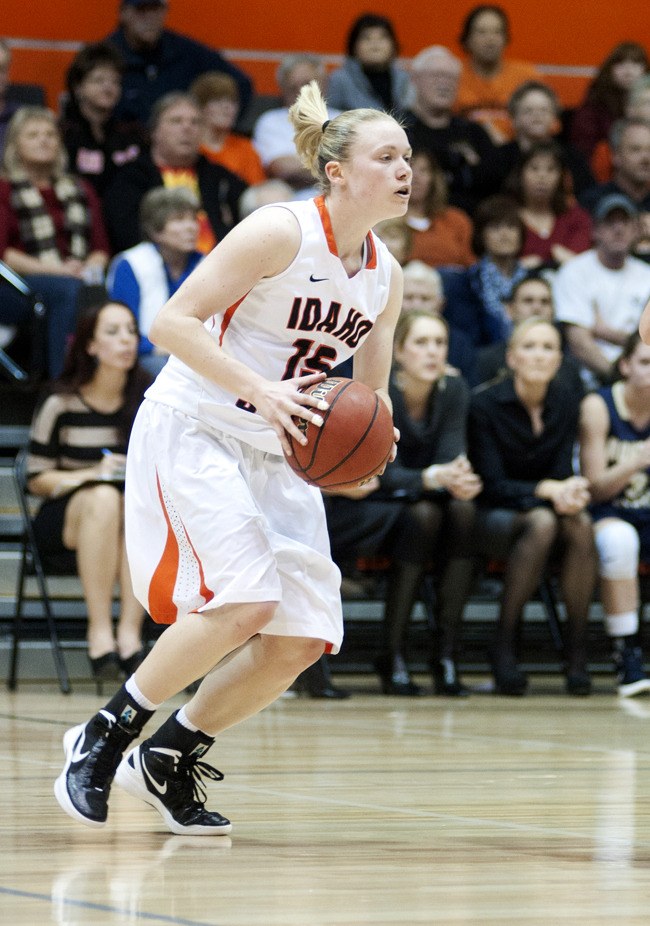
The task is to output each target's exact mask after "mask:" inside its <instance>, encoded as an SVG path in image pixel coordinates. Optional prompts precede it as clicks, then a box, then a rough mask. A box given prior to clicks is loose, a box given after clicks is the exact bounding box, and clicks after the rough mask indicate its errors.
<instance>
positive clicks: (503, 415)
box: [468, 316, 596, 695]
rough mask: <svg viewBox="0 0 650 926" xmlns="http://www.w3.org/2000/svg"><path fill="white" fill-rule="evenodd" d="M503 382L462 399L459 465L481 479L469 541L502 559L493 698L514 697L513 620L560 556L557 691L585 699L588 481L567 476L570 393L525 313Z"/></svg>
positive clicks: (546, 334) (517, 621)
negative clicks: (561, 650) (464, 420)
mask: <svg viewBox="0 0 650 926" xmlns="http://www.w3.org/2000/svg"><path fill="white" fill-rule="evenodd" d="M506 356H507V363H508V366H509V367H510V370H511V372H512V376H511V377H508V378H507V379H504V380H501V381H499V382H496V383H494V384H489V385H488V386H487V387H486V388H483V389H480V390H477V391H476V392H475V393H474V395H473V396H472V402H471V405H470V413H469V423H468V444H469V458H470V460H471V462H472V465H473V466H474V468H475V470H476V472H477V473H478V474H479V476H480V477H481V479H482V480H483V486H484V490H483V493H482V495H481V497H480V500H479V504H480V506H481V508H480V510H479V513H478V515H477V531H476V532H477V535H478V539H477V544H478V546H479V548H482V549H484V550H485V553H486V555H488V556H489V557H490V558H493V557H498V558H501V559H504V560H505V562H506V566H505V574H504V585H503V592H502V595H501V607H500V614H499V623H498V626H497V632H496V640H495V644H494V649H493V651H492V654H491V655H492V668H493V671H494V681H495V685H496V690H497V691H498V692H499V693H500V694H506V695H522V694H524V692H525V690H526V687H527V679H526V676H525V674H524V673H523V672H522V671H521V670H520V669H519V667H518V665H517V645H518V638H519V630H520V625H521V617H522V613H523V609H524V606H525V605H526V602H528V601H529V600H530V598H531V597H532V595H533V594H534V592H535V590H536V589H537V587H538V586H539V583H540V580H541V578H542V576H543V574H544V571H545V569H546V567H547V564H548V562H549V559H550V558H551V555H552V554H554V553H555V552H556V551H557V553H558V554H559V559H560V585H561V588H562V594H563V599H564V604H565V607H566V612H567V644H566V657H567V659H566V686H567V692H568V693H569V694H573V695H587V694H589V693H590V691H591V682H590V679H589V675H588V674H587V669H586V631H587V620H588V615H589V605H590V603H591V598H592V594H593V589H594V583H595V579H596V550H595V546H594V537H593V529H592V523H591V519H590V517H589V515H588V513H587V510H586V509H587V505H588V504H589V500H590V496H589V484H588V482H587V480H586V479H585V478H583V477H581V476H575V475H574V474H573V449H574V445H575V442H576V438H577V434H578V417H579V407H580V395H579V394H576V393H575V392H572V391H571V390H570V389H568V388H567V386H566V385H565V383H564V382H562V381H560V380H559V379H558V378H557V376H556V374H557V372H558V369H559V367H560V363H561V360H562V351H561V345H560V334H559V332H558V331H557V329H556V328H555V327H554V326H553V324H551V323H550V322H548V321H544V320H542V319H540V318H535V317H534V316H533V317H531V318H529V319H527V320H526V321H523V322H520V323H519V324H518V325H517V327H516V328H515V329H514V331H513V333H512V336H511V338H510V341H509V343H508V351H507V355H506Z"/></svg>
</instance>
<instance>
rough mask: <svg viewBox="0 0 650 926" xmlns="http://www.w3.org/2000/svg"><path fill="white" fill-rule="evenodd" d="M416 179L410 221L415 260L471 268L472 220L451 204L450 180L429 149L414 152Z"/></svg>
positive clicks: (408, 220)
mask: <svg viewBox="0 0 650 926" xmlns="http://www.w3.org/2000/svg"><path fill="white" fill-rule="evenodd" d="M411 168H412V170H413V179H412V181H411V198H410V200H409V208H408V212H407V213H406V222H407V224H408V226H409V228H410V229H411V232H412V235H413V243H412V246H411V251H410V255H409V257H410V259H411V260H421V261H424V263H425V264H429V265H430V266H431V267H440V266H458V267H469V265H470V264H473V263H474V260H475V257H474V254H473V253H472V248H471V245H470V241H471V238H472V221H471V219H470V217H469V216H468V215H467V213H466V212H463V210H462V209H457V208H456V207H455V206H450V205H449V203H448V201H447V181H446V179H445V175H444V173H443V172H442V170H441V169H440V166H439V165H438V162H437V161H436V159H435V157H434V156H433V155H432V154H431V153H430V152H429V151H425V150H422V149H420V150H416V151H414V152H413V158H412V160H411Z"/></svg>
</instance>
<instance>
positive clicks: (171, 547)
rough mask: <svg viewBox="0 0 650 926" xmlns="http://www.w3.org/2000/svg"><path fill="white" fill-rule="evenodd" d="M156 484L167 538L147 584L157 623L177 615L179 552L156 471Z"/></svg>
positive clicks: (153, 614)
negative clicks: (175, 602)
mask: <svg viewBox="0 0 650 926" xmlns="http://www.w3.org/2000/svg"><path fill="white" fill-rule="evenodd" d="M156 485H157V488H158V498H159V499H160V507H161V508H162V511H163V516H164V518H165V522H166V524H167V539H166V540H165V548H164V550H163V553H162V556H161V557H160V561H159V562H158V565H157V566H156V568H155V570H154V573H153V575H152V577H151V583H150V585H149V614H150V615H151V617H152V618H153V620H154V621H155V622H156V623H157V624H173V623H174V621H175V620H176V618H177V617H178V608H177V607H176V605H175V604H174V586H175V585H176V576H177V575H178V564H179V561H180V553H179V549H178V541H177V540H176V535H175V534H174V531H173V530H172V524H171V521H170V519H169V515H168V514H167V509H166V507H165V501H164V499H163V494H162V488H161V485H160V479H159V478H158V473H156Z"/></svg>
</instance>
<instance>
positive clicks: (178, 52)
mask: <svg viewBox="0 0 650 926" xmlns="http://www.w3.org/2000/svg"><path fill="white" fill-rule="evenodd" d="M167 10H168V3H167V2H166V0H121V4H120V13H119V27H118V29H117V30H116V31H115V32H113V34H112V35H110V36H108V41H110V42H112V43H113V45H114V46H115V47H116V48H117V49H118V51H119V52H120V53H121V54H122V57H123V58H124V60H125V63H126V69H125V72H124V76H123V89H122V99H121V100H120V102H119V104H118V106H117V110H116V115H118V116H119V117H120V118H123V119H131V120H136V121H138V122H140V123H142V124H143V125H144V124H146V122H147V119H148V118H149V113H150V111H151V107H152V106H153V104H154V103H155V102H156V100H158V99H159V98H160V97H162V96H165V95H166V94H167V93H169V92H171V91H173V90H187V89H188V88H189V86H190V84H191V83H192V81H193V80H194V79H195V78H196V77H198V76H199V74H203V73H204V72H205V71H221V72H222V73H225V74H230V75H231V76H232V77H234V79H235V80H236V81H237V86H238V88H239V97H240V100H241V111H242V112H243V111H244V110H245V108H246V107H247V105H248V103H249V101H250V99H251V95H252V83H251V80H250V78H249V77H248V76H247V75H246V74H244V73H243V71H240V70H239V68H237V67H235V66H234V65H233V64H231V63H230V62H229V61H227V60H226V59H225V58H224V57H223V56H222V55H220V54H219V52H217V51H214V49H212V48H209V47H208V46H207V45H203V44H202V43H201V42H197V41H195V40H194V39H191V38H188V36H185V35H180V34H179V33H178V32H173V31H172V30H170V29H165V19H166V17H167Z"/></svg>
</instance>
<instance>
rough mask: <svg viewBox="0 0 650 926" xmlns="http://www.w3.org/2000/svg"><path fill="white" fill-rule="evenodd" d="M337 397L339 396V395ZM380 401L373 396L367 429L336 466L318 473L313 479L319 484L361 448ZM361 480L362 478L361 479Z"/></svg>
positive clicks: (374, 418)
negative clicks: (373, 406) (373, 401)
mask: <svg viewBox="0 0 650 926" xmlns="http://www.w3.org/2000/svg"><path fill="white" fill-rule="evenodd" d="M341 392H343V389H341ZM339 395H340V393H339ZM380 401H381V400H380V399H379V397H378V396H375V408H374V411H373V413H372V418H371V419H370V421H369V422H368V427H367V428H366V430H365V431H364V432H363V434H362V435H361V437H360V438H359V440H358V441H357V442H356V444H355V445H354V447H352V448H351V449H350V450H349V451H348V452H347V454H346V455H345V456H344V457H342V458H341V459H340V460H339V461H338V462H337V464H336V466H331V467H330V468H329V469H328V470H326V471H325V472H324V473H319V474H318V476H315V477H314V478H315V479H318V481H319V482H320V481H321V480H322V479H325V478H327V476H329V475H330V473H335V472H336V470H337V469H340V467H341V466H343V464H344V463H346V462H347V461H348V460H349V459H350V457H351V456H352V455H353V454H355V453H356V452H357V450H358V449H359V447H360V446H361V444H362V443H363V442H364V440H365V439H366V437H367V436H368V434H369V433H370V431H371V430H372V426H373V424H374V423H375V421H376V420H377V413H378V410H379V402H380ZM332 405H334V403H333V402H332ZM362 478H363V477H362Z"/></svg>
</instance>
